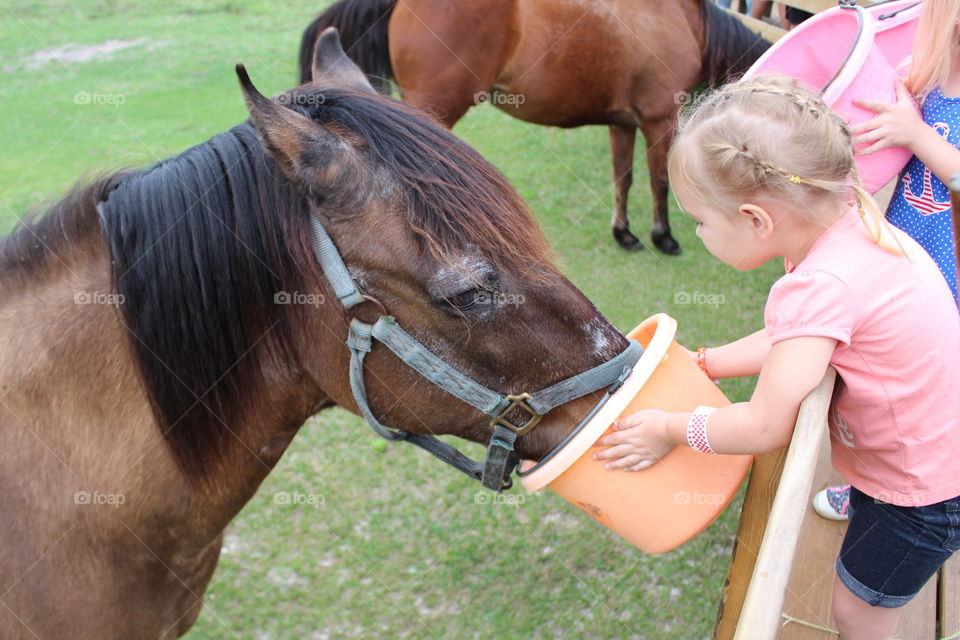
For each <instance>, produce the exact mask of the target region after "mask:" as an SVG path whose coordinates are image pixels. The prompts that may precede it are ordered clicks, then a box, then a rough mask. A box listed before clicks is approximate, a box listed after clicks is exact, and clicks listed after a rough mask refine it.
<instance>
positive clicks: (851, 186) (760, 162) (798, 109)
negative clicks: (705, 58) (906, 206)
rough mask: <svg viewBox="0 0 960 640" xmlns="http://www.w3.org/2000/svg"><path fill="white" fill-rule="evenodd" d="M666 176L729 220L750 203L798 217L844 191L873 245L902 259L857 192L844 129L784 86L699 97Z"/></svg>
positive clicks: (767, 84) (760, 84)
mask: <svg viewBox="0 0 960 640" xmlns="http://www.w3.org/2000/svg"><path fill="white" fill-rule="evenodd" d="M668 168H669V172H670V180H671V182H673V183H675V184H683V185H684V186H685V187H687V188H688V190H690V191H692V192H693V193H696V194H697V195H698V197H699V198H700V199H701V200H702V201H704V202H710V203H712V204H717V205H721V207H722V208H727V209H728V210H730V211H731V212H732V211H736V210H737V208H739V206H740V205H741V204H743V203H744V202H746V201H747V199H748V198H756V199H758V201H760V202H763V201H770V200H775V201H777V202H780V203H789V204H790V205H791V206H792V207H793V208H794V209H795V210H797V211H799V212H801V213H802V212H804V211H806V210H807V209H814V208H815V205H817V204H822V203H824V202H827V201H830V200H834V201H835V200H837V199H844V198H846V197H849V195H850V194H851V191H852V192H853V197H854V199H855V200H856V201H857V204H858V209H859V212H860V217H861V219H862V220H863V222H864V224H865V225H866V227H867V231H868V232H869V234H870V237H871V238H872V239H873V240H874V242H876V243H877V244H879V245H880V246H881V247H883V248H884V249H886V250H888V251H891V252H892V253H897V254H901V255H902V254H903V251H902V248H901V247H900V246H899V241H898V240H897V238H896V236H895V235H894V234H893V233H892V232H891V231H890V229H889V227H888V226H887V223H886V220H885V218H884V215H883V213H882V212H881V211H880V208H879V207H878V206H877V204H876V202H875V201H874V200H873V198H872V197H870V195H869V194H868V193H867V192H866V191H865V190H864V189H863V187H861V185H860V179H859V176H857V168H856V164H855V162H854V148H853V137H852V135H851V133H850V129H849V128H848V127H847V125H846V124H845V123H844V122H843V120H842V119H841V118H840V116H838V115H837V114H836V113H835V112H834V111H833V110H832V109H830V108H829V107H827V105H826V104H825V103H824V102H823V100H822V99H821V98H820V96H819V95H818V94H817V93H815V92H814V91H811V90H810V89H807V88H805V87H803V86H801V85H800V84H799V83H798V82H797V81H796V80H794V79H792V78H786V77H780V76H776V75H761V76H758V77H756V78H754V79H751V80H746V81H741V82H735V83H731V84H728V85H726V86H724V87H721V88H720V89H717V90H716V91H713V92H711V93H709V94H706V95H704V96H702V97H701V99H700V100H698V101H697V103H696V104H694V106H693V107H692V108H691V109H690V110H688V111H687V112H686V113H685V114H684V115H683V116H682V117H681V120H680V123H679V127H678V132H677V137H676V139H675V140H674V144H673V146H672V147H671V149H670V155H669V159H668ZM811 205H814V206H811Z"/></svg>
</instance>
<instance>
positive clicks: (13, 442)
mask: <svg viewBox="0 0 960 640" xmlns="http://www.w3.org/2000/svg"><path fill="white" fill-rule="evenodd" d="M84 206H88V207H90V209H91V210H90V211H87V212H85V213H82V214H80V215H79V216H78V217H81V218H84V220H85V222H84V224H86V225H87V226H89V228H90V231H89V232H88V233H85V234H84V235H83V236H82V237H79V238H77V237H73V238H71V239H70V244H68V245H65V246H57V247H56V249H57V250H56V252H55V254H54V253H52V252H50V253H49V255H45V256H44V257H43V259H42V260H37V261H36V262H38V264H34V265H31V266H29V268H26V269H24V268H16V267H15V265H11V264H10V262H11V261H6V262H4V263H3V264H2V266H0V390H2V391H0V485H2V486H4V487H7V488H8V489H9V490H11V491H14V492H17V491H18V490H19V491H20V493H19V495H47V496H57V497H58V499H57V500H53V501H51V502H52V503H53V505H54V506H51V509H58V510H60V516H61V517H63V518H67V519H71V520H75V518H76V516H71V514H72V513H74V512H75V511H76V510H77V508H78V507H77V505H78V504H79V503H77V502H76V499H77V498H76V496H78V495H87V496H96V495H100V496H114V497H115V496H122V498H121V499H122V501H123V504H122V507H121V508H119V509H117V510H114V509H100V510H88V511H86V512H84V515H85V516H91V517H90V518H88V519H86V520H84V522H88V523H91V524H90V526H91V527H94V528H96V530H98V531H101V530H102V531H103V532H104V533H103V535H104V536H108V535H109V531H110V530H111V528H114V529H118V530H119V529H120V524H121V522H122V525H123V527H124V528H128V529H130V530H131V531H133V532H134V533H135V534H136V535H137V536H138V537H139V538H140V539H142V540H143V541H144V543H146V544H148V545H149V546H150V547H151V549H157V550H162V549H165V548H170V547H171V545H172V546H173V547H175V548H178V549H182V548H184V547H187V548H197V549H200V548H204V547H205V546H206V545H208V544H209V543H210V541H211V540H213V539H215V538H216V536H217V535H219V534H220V532H222V530H223V528H224V527H225V526H226V524H227V523H228V522H229V521H230V519H232V518H233V517H234V516H235V515H236V514H237V513H238V512H239V510H240V509H241V508H242V507H243V505H244V504H245V503H246V502H247V501H248V500H249V499H250V498H251V497H252V496H253V495H254V493H255V492H256V490H257V488H258V487H259V485H260V483H261V482H262V481H263V479H264V478H265V477H266V475H267V474H268V473H269V472H270V471H271V470H272V468H273V466H274V465H275V464H276V463H277V461H278V460H279V458H280V456H281V455H282V454H283V452H284V451H285V450H286V447H287V445H288V444H289V442H290V440H291V439H292V438H293V436H294V435H295V434H296V433H297V431H298V429H299V427H300V426H301V425H302V424H303V422H304V421H305V420H306V418H307V417H309V416H310V415H311V414H313V413H314V412H315V411H316V410H317V409H318V408H321V407H322V406H324V405H325V404H326V403H327V400H326V396H325V394H324V392H323V391H322V390H321V389H320V387H319V386H318V385H317V384H316V383H315V381H314V380H313V378H312V377H311V376H310V375H309V374H308V373H305V372H304V371H301V370H298V369H292V370H288V369H285V368H283V367H279V366H273V365H271V364H270V363H269V362H268V363H267V364H266V365H264V366H265V370H264V371H263V372H262V375H261V376H259V379H260V380H261V384H260V385H259V386H258V387H257V388H254V389H250V390H248V393H250V394H251V395H252V396H254V397H255V398H256V405H255V406H256V410H255V411H252V412H249V413H247V414H246V415H243V416H242V418H241V420H240V421H239V422H238V423H236V424H230V425H225V428H228V429H229V430H230V443H231V446H229V447H227V448H226V450H225V452H224V455H223V456H222V458H221V459H220V460H219V461H218V462H217V464H215V465H213V466H212V467H211V468H210V469H209V471H208V474H207V475H206V476H205V478H204V479H203V482H202V483H200V484H197V483H194V482H191V481H189V480H188V479H187V478H186V477H185V475H184V474H183V472H182V470H181V469H180V468H179V467H178V465H177V463H176V461H175V460H174V458H173V456H172V455H171V452H170V449H169V447H168V445H167V443H166V442H165V441H164V438H163V436H162V432H161V430H160V428H159V425H158V424H157V421H156V419H155V415H154V412H153V410H152V408H151V405H150V401H149V399H148V395H147V393H146V392H145V389H144V386H143V384H142V378H141V376H140V372H139V370H138V367H137V364H136V362H135V359H134V358H133V354H132V350H131V346H130V344H131V341H130V336H129V331H128V328H127V326H126V324H125V321H124V318H123V315H122V314H121V313H120V312H119V308H118V306H117V305H122V304H123V302H124V300H123V299H121V298H119V297H118V294H117V293H116V292H115V291H114V289H113V284H112V281H111V256H110V254H109V251H108V250H107V248H106V246H105V244H104V242H103V239H102V237H101V235H100V233H99V228H98V225H97V222H96V213H95V212H94V211H92V203H87V204H86V205H84ZM41 242H42V239H41ZM3 249H9V245H8V246H7V247H3ZM9 255H10V252H9V251H7V255H2V256H0V257H3V258H7V257H9ZM12 262H13V263H16V262H18V260H13V261H12ZM323 313H327V311H326V310H324V309H320V310H318V314H323ZM317 321H318V322H319V323H321V324H323V323H325V322H327V323H328V322H329V321H328V320H327V319H321V318H318V319H317ZM243 364H244V363H238V366H243ZM64 496H66V499H60V498H63V497H64ZM118 516H119V518H118ZM56 520H57V519H56V518H53V519H51V521H56ZM60 521H62V520H60ZM158 522H162V524H163V526H162V527H157V524H158ZM119 532H120V533H121V534H122V533H123V531H122V530H120V531H119ZM98 535H100V534H98ZM158 536H159V537H161V538H162V539H158Z"/></svg>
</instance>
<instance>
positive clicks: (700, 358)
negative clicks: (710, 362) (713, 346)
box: [697, 347, 713, 380]
mask: <svg viewBox="0 0 960 640" xmlns="http://www.w3.org/2000/svg"><path fill="white" fill-rule="evenodd" d="M697 366H698V367H700V371H703V372H704V373H705V374H707V377H708V378H710V379H711V380H712V379H713V376H712V375H710V372H709V371H708V370H707V348H706V347H698V348H697Z"/></svg>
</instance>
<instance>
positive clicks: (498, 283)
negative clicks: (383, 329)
mask: <svg viewBox="0 0 960 640" xmlns="http://www.w3.org/2000/svg"><path fill="white" fill-rule="evenodd" d="M238 74H239V76H240V79H241V85H242V87H243V92H244V95H245V98H246V102H247V105H248V108H249V110H250V114H251V116H252V122H253V124H254V126H255V127H256V129H257V130H258V132H259V134H260V136H261V138H262V140H263V142H264V144H265V147H266V148H267V149H268V150H269V152H270V154H271V155H272V156H273V158H274V160H275V161H276V162H277V164H278V165H279V166H280V167H281V168H282V170H283V171H284V173H285V174H286V175H287V177H288V178H289V179H290V180H291V181H292V182H294V183H295V184H296V185H298V186H299V188H300V190H301V191H302V192H303V193H304V194H305V195H306V197H307V199H308V201H309V203H310V208H311V211H312V214H313V215H314V216H316V218H317V219H318V220H319V222H320V223H321V224H322V225H323V227H324V228H325V229H326V230H327V232H328V233H329V235H330V236H331V237H332V238H333V240H334V242H335V244H336V246H337V248H338V250H339V252H340V254H341V255H342V257H343V261H344V262H345V263H346V265H348V268H349V271H350V274H351V275H352V277H353V279H354V281H355V282H356V283H357V284H358V285H359V287H360V289H361V290H362V291H363V292H364V293H366V294H368V295H369V296H370V297H371V298H375V299H376V301H378V302H379V303H380V304H382V307H383V308H385V309H386V312H387V313H389V314H390V315H391V316H394V317H396V319H397V321H398V322H399V324H400V325H401V326H402V327H403V328H404V329H405V330H406V331H407V332H409V333H410V334H412V335H413V336H414V337H415V338H416V339H417V340H419V341H420V342H422V343H423V345H425V346H426V347H427V348H428V349H429V350H430V351H431V352H433V353H434V354H436V355H437V356H439V357H440V358H442V359H443V360H445V361H446V362H447V363H449V364H450V365H452V366H453V367H454V368H456V369H458V370H459V371H461V372H462V373H464V374H466V375H468V376H469V377H470V378H472V379H474V380H476V381H477V382H479V383H481V384H482V385H485V386H487V387H489V388H491V389H494V390H497V391H500V392H502V393H519V392H522V391H536V390H539V389H542V388H545V387H548V386H549V385H551V384H553V383H555V382H558V381H560V380H563V379H566V378H569V377H571V376H574V375H576V374H578V373H580V372H582V371H585V370H587V369H590V368H592V367H594V366H596V365H598V364H600V363H602V362H604V361H607V360H609V359H610V358H612V357H613V356H615V355H617V354H619V353H620V352H622V351H623V350H624V349H625V348H626V346H627V344H628V343H627V341H626V340H625V338H624V337H623V336H622V335H621V334H620V333H619V332H618V331H617V330H616V329H615V328H614V327H613V326H611V324H610V323H609V322H608V321H607V320H606V319H605V318H604V317H603V316H602V315H601V314H600V313H599V312H598V311H597V309H596V308H595V307H594V306H593V304H591V303H590V301H589V300H588V299H587V298H586V297H585V296H584V295H583V294H582V293H581V292H580V291H579V290H577V288H576V287H574V286H573V285H572V284H571V283H570V282H569V281H568V280H567V279H566V278H564V277H563V275H561V273H560V272H559V271H558V270H557V269H556V267H554V266H553V264H552V263H551V262H550V257H549V251H548V249H547V246H546V243H545V242H544V240H543V238H542V235H541V232H540V229H539V226H538V224H537V222H536V221H535V219H534V218H533V216H532V215H531V213H530V212H529V210H528V209H527V208H526V206H525V205H524V203H523V201H522V200H521V198H520V197H519V195H518V194H517V193H516V191H515V190H514V189H513V188H512V187H511V186H510V184H509V183H508V182H507V180H506V179H505V178H504V177H503V176H502V175H501V174H500V173H499V172H498V171H497V170H496V169H495V168H494V167H492V166H491V165H490V164H489V163H487V162H486V161H485V160H483V158H481V157H480V156H479V155H478V154H477V153H476V152H475V151H473V150H472V149H471V148H469V147H468V146H467V145H466V144H464V143H463V142H462V141H461V140H459V139H458V138H457V137H455V136H454V135H453V134H451V133H450V132H448V131H447V130H446V129H444V128H443V127H442V126H440V125H439V124H437V123H435V122H434V121H433V120H432V119H431V118H430V117H429V116H427V115H426V114H424V113H422V112H420V111H418V110H416V109H414V108H413V107H410V106H408V105H405V104H403V103H401V102H398V101H395V100H392V99H390V98H385V97H382V96H379V95H377V94H376V92H375V91H374V90H373V89H372V88H371V86H370V85H369V83H368V82H367V80H366V78H365V77H364V75H363V74H362V72H361V71H360V70H359V69H358V68H357V67H356V66H355V65H354V64H353V63H352V62H351V61H350V60H349V59H348V58H347V57H346V56H345V55H344V53H343V50H342V49H341V47H340V43H339V40H338V38H337V35H336V32H335V31H333V30H328V31H327V32H325V33H324V34H323V35H322V36H321V37H320V39H319V40H318V42H317V47H316V54H315V60H314V73H313V77H314V81H313V82H311V83H309V84H306V85H303V86H301V87H298V88H296V89H293V90H291V91H288V92H285V93H283V94H281V95H280V96H278V97H277V98H276V99H273V100H270V99H268V98H266V97H264V96H263V95H261V94H260V93H259V92H258V91H257V90H256V88H254V86H253V84H252V83H251V82H250V79H249V77H248V76H247V74H246V72H245V71H244V70H243V68H242V67H238ZM318 287H327V285H326V284H322V285H319V284H318ZM327 290H328V289H327ZM330 298H332V296H331V297H330ZM331 305H332V307H329V308H328V310H329V311H330V312H331V313H332V312H333V308H335V310H336V311H335V312H336V314H338V318H337V319H336V320H334V321H331V320H330V316H327V317H325V318H323V319H319V315H320V314H318V319H317V320H316V321H317V323H318V325H317V330H319V331H323V332H325V334H326V335H323V336H321V337H322V338H323V339H324V340H326V339H329V338H330V337H331V336H330V335H329V334H330V331H331V330H332V331H334V332H335V333H336V338H337V339H339V340H343V339H345V338H346V325H345V323H344V318H345V317H348V316H354V317H360V318H364V319H367V320H372V319H373V318H375V317H376V316H377V313H376V312H377V311H380V309H378V308H377V307H378V305H377V304H373V303H371V302H366V303H361V304H360V305H358V306H356V307H354V309H352V310H350V311H344V310H343V309H342V308H341V307H340V306H339V305H338V303H337V302H336V300H335V298H332V300H331ZM337 354H338V355H336V356H335V358H337V359H338V361H337V362H335V363H334V362H330V361H329V359H327V360H326V361H324V362H313V363H311V362H310V361H309V360H310V358H309V356H306V357H304V360H305V367H307V368H310V369H311V370H312V371H313V372H315V374H316V377H317V378H318V379H320V380H321V381H323V386H324V390H325V391H326V392H327V393H328V394H329V395H330V396H331V398H332V399H333V400H334V401H336V402H337V403H339V404H342V405H344V406H346V407H349V408H353V407H355V406H356V404H355V403H354V401H353V399H352V396H351V393H350V386H349V384H348V382H347V377H346V369H347V367H346V358H347V354H346V349H340V350H339V351H338V352H337ZM365 371H366V375H365V379H366V384H367V390H368V393H369V398H370V406H371V408H372V410H373V412H374V414H376V416H377V417H378V418H379V419H380V420H381V421H382V422H383V423H384V424H387V425H389V426H392V427H395V428H400V429H404V430H407V431H412V432H420V433H423V432H432V433H453V434H456V435H458V436H461V437H464V438H468V439H470V440H474V441H478V442H486V441H487V440H489V438H490V433H491V430H490V427H489V425H488V423H489V420H490V419H489V418H488V417H486V416H484V415H483V414H482V413H481V412H479V411H477V410H475V409H473V408H471V407H470V406H468V405H466V404H464V403H463V402H462V401H460V400H458V399H457V398H454V397H453V396H451V395H449V394H447V393H446V392H445V391H443V390H441V389H440V388H438V387H436V386H434V385H432V384H431V383H430V382H428V381H427V380H426V379H425V378H423V377H422V376H421V375H419V374H418V373H416V372H414V371H413V370H412V369H411V368H409V367H408V366H406V365H405V364H403V363H402V362H400V361H399V360H398V358H397V357H396V356H395V355H394V354H392V353H391V352H390V351H388V350H387V349H386V348H384V347H383V346H382V345H379V346H375V347H374V348H373V350H372V352H371V353H370V355H369V356H368V357H367V358H366V364H365ZM597 397H598V395H597V394H595V393H594V394H590V395H588V396H585V397H583V398H581V399H579V400H575V401H572V402H569V403H567V404H565V405H563V406H561V407H558V408H557V409H555V410H553V411H550V412H549V413H548V414H547V415H546V416H545V417H544V419H543V420H542V421H541V422H540V423H539V425H538V426H536V427H535V428H534V429H533V430H531V431H530V432H529V433H528V434H526V435H524V436H522V437H521V438H520V440H519V444H518V451H519V453H520V454H522V455H524V456H528V457H539V456H542V455H543V454H545V453H546V452H547V451H548V450H549V449H550V448H551V447H553V446H554V445H555V444H556V443H558V442H559V441H560V439H561V438H562V437H563V436H564V435H565V434H566V433H567V432H568V431H569V430H570V429H571V428H572V426H573V425H574V424H575V423H576V422H577V421H578V420H579V419H580V418H582V417H583V416H584V415H585V413H586V412H587V411H588V410H589V408H590V407H591V406H592V405H593V403H594V402H595V401H596V399H597Z"/></svg>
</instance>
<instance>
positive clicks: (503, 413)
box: [310, 216, 643, 491]
mask: <svg viewBox="0 0 960 640" xmlns="http://www.w3.org/2000/svg"><path fill="white" fill-rule="evenodd" d="M310 223H311V226H312V231H313V252H314V254H315V255H316V257H317V260H318V261H319V262H320V266H321V267H322V268H323V272H324V274H325V275H326V277H327V280H329V281H330V284H331V286H332V287H333V290H334V293H335V295H336V296H337V299H338V300H340V303H341V304H342V305H343V307H344V309H351V308H352V307H354V306H356V305H358V304H360V303H362V302H367V301H369V302H373V303H375V304H377V305H378V306H379V307H380V309H381V315H380V317H379V318H378V319H377V321H376V322H374V323H373V324H368V323H366V322H362V321H360V320H358V319H357V318H353V319H352V320H351V322H350V333H349V336H348V337H347V346H348V347H349V348H350V387H351V390H352V391H353V398H354V400H355V401H356V403H357V407H358V408H359V410H360V413H361V415H363V417H364V418H365V419H366V420H367V423H368V424H369V425H370V426H371V427H372V428H373V430H374V431H376V432H377V433H378V434H379V435H381V436H383V437H384V438H386V439H387V440H405V441H407V442H410V443H412V444H415V445H417V446H419V447H421V448H422V449H424V450H426V451H427V452H428V453H430V454H431V455H433V456H435V457H437V458H439V459H440V460H442V461H443V462H446V463H447V464H449V465H451V466H453V467H455V468H457V469H459V470H460V471H462V472H464V473H466V474H467V475H468V476H470V477H471V478H474V479H475V480H480V481H481V482H482V483H483V486H485V487H486V488H488V489H490V490H492V491H502V490H504V489H508V488H509V487H510V486H511V484H512V481H511V479H510V475H511V474H512V473H513V469H514V467H515V466H516V464H517V462H518V457H517V454H516V452H515V450H514V443H515V441H516V439H517V438H518V437H519V436H522V435H523V434H525V433H527V432H528V431H530V430H531V429H533V428H534V427H535V426H536V425H537V423H538V422H540V419H541V418H542V417H543V416H544V415H546V414H547V413H548V412H549V411H550V410H551V409H554V408H556V407H558V406H560V405H562V404H564V403H567V402H570V401H571V400H575V399H576V398H579V397H581V396H584V395H586V394H588V393H592V392H594V391H597V390H599V389H602V388H604V387H608V386H610V385H612V384H618V383H619V382H620V381H622V379H623V378H624V377H625V376H626V375H627V374H628V373H629V372H630V370H631V368H632V367H633V365H635V364H636V363H637V361H638V360H639V359H640V356H641V355H642V354H643V347H641V346H640V344H639V343H638V342H635V341H633V340H631V341H630V345H629V346H628V347H627V348H626V349H624V350H623V351H622V352H621V353H620V354H618V355H616V356H615V357H613V358H612V359H610V360H607V361H606V362H604V363H602V364H599V365H597V366H596V367H593V368H592V369H589V370H587V371H584V372H582V373H579V374H577V375H575V376H573V377H570V378H567V379H566V380H562V381H560V382H558V383H556V384H554V385H552V386H550V387H547V388H546V389H542V390H540V391H537V392H535V393H519V394H502V393H499V392H497V391H493V390H492V389H488V388H487V387H484V386H483V385H481V384H480V383H478V382H476V381H475V380H473V379H472V378H470V377H469V376H467V375H465V374H463V373H461V372H460V371H458V370H457V369H454V368H453V367H451V366H450V365H448V364H447V363H446V362H444V361H443V360H441V359H440V358H439V357H438V356H437V355H436V354H434V353H432V352H431V351H430V350H429V349H427V348H426V347H424V346H423V345H422V344H421V343H420V342H418V341H417V340H416V339H415V338H414V337H413V336H411V335H410V334H408V333H407V332H406V331H404V330H403V329H402V328H401V327H400V325H399V324H398V323H397V321H396V319H395V318H394V317H393V316H390V315H387V313H386V311H385V310H384V309H383V306H382V305H380V303H379V302H378V301H377V300H376V299H374V298H371V297H369V296H366V295H364V294H363V293H362V292H361V291H360V289H359V288H358V287H357V284H356V283H355V282H354V280H353V278H352V277H351V276H350V272H349V271H348V270H347V266H346V264H344V262H343V258H342V257H341V256H340V253H339V252H338V251H337V248H336V246H335V245H334V244H333V240H331V238H330V235H329V234H328V233H327V230H326V229H325V228H324V227H323V225H322V224H320V222H319V221H318V220H317V219H316V218H315V217H313V216H311V219H310ZM374 339H376V340H378V341H379V342H382V343H383V344H384V345H386V346H387V348H388V349H390V351H392V352H393V353H394V354H395V355H396V356H397V357H398V358H400V359H401V360H402V361H403V362H405V363H406V364H407V365H409V366H410V367H411V368H413V369H414V370H415V371H416V372H417V373H419V374H420V375H421V376H423V377H424V378H426V379H427V380H429V381H430V382H432V383H433V384H435V385H437V386H438V387H440V388H441V389H443V390H444V391H446V392H447V393H449V394H451V395H454V396H456V397H457V398H460V399H461V400H463V401H464V402H466V403H467V404H469V405H470V406H472V407H474V408H476V409H478V410H480V411H482V412H483V413H485V414H487V415H489V416H491V418H492V419H491V420H490V428H491V430H492V431H493V434H492V436H491V438H490V443H489V444H488V446H487V458H486V460H485V461H484V462H482V463H481V462H477V461H475V460H471V459H470V458H468V457H466V456H464V455H463V454H462V453H460V452H459V451H458V450H457V449H456V448H454V447H453V446H451V445H449V444H447V443H445V442H443V441H442V440H439V439H438V438H436V437H434V436H432V435H429V434H422V433H413V432H409V431H400V430H395V429H390V428H388V427H385V426H384V425H383V424H381V423H380V421H379V420H377V418H376V416H374V415H373V412H372V411H371V410H370V405H369V404H368V403H367V391H366V387H365V386H364V382H363V359H364V357H365V356H366V355H367V353H369V352H370V349H371V348H372V346H373V340H374ZM516 411H520V412H525V413H526V414H528V417H527V418H525V420H526V421H525V422H523V423H522V424H514V423H513V422H511V421H510V419H509V416H511V415H512V414H514V412H516Z"/></svg>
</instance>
